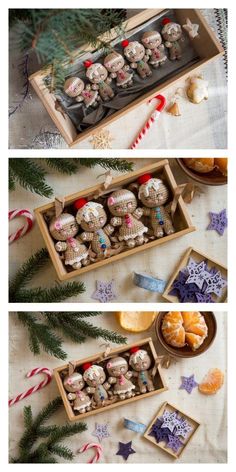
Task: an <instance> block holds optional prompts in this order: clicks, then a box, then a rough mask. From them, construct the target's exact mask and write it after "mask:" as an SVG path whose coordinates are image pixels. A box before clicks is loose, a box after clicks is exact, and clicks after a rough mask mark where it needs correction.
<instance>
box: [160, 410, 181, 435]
mask: <svg viewBox="0 0 236 472" xmlns="http://www.w3.org/2000/svg"><path fill="white" fill-rule="evenodd" d="M178 422H179V419H178V417H177V412H176V411H174V412H173V413H171V412H169V411H167V410H165V411H164V413H163V423H162V425H161V428H168V429H169V431H170V432H171V433H173V431H174V429H175V427H176V425H177V424H178Z"/></svg>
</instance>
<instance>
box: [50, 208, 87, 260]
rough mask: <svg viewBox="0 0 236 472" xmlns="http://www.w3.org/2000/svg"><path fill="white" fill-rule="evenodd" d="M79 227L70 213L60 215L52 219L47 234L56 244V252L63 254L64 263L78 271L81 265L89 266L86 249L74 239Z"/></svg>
mask: <svg viewBox="0 0 236 472" xmlns="http://www.w3.org/2000/svg"><path fill="white" fill-rule="evenodd" d="M78 231H79V226H78V224H77V222H76V220H75V217H74V216H73V215H71V214H70V213H61V214H60V216H58V217H54V218H53V219H52V220H51V222H50V224H49V232H50V234H51V235H52V237H53V238H54V239H56V240H57V241H58V242H57V243H56V244H55V249H56V251H57V252H64V253H65V254H64V263H65V265H70V266H72V267H73V269H79V268H80V267H81V265H88V264H89V258H88V256H89V254H88V249H87V248H86V246H85V245H84V244H81V242H80V241H78V240H77V239H75V238H74V236H75V235H76V234H77V233H78Z"/></svg>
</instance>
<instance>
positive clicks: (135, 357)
mask: <svg viewBox="0 0 236 472" xmlns="http://www.w3.org/2000/svg"><path fill="white" fill-rule="evenodd" d="M129 363H130V365H131V367H132V368H133V369H134V370H135V371H136V372H143V371H144V370H148V369H149V368H150V366H151V359H150V356H149V355H148V353H147V352H146V351H143V350H142V351H141V350H140V351H138V353H136V354H132V355H131V356H130V361H129Z"/></svg>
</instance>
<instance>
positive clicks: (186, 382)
mask: <svg viewBox="0 0 236 472" xmlns="http://www.w3.org/2000/svg"><path fill="white" fill-rule="evenodd" d="M181 380H182V384H181V385H180V387H179V388H180V389H181V390H186V392H188V393H192V390H193V389H194V388H196V387H197V386H198V383H197V382H196V381H195V379H194V374H193V375H190V377H184V376H183V375H182V376H181Z"/></svg>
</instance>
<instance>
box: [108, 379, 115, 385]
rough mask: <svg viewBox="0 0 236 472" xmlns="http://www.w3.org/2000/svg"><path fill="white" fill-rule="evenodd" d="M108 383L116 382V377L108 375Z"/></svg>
mask: <svg viewBox="0 0 236 472" xmlns="http://www.w3.org/2000/svg"><path fill="white" fill-rule="evenodd" d="M108 383H109V384H110V385H112V384H115V383H116V378H115V377H109V379H108Z"/></svg>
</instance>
